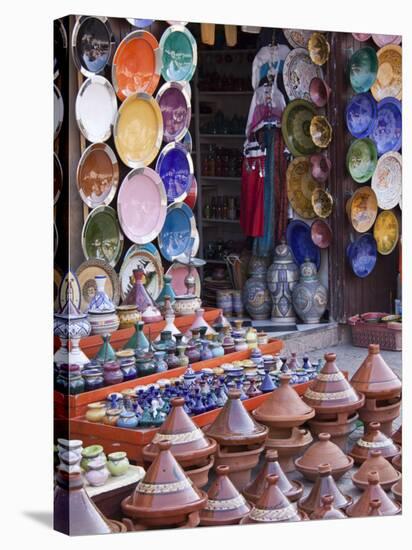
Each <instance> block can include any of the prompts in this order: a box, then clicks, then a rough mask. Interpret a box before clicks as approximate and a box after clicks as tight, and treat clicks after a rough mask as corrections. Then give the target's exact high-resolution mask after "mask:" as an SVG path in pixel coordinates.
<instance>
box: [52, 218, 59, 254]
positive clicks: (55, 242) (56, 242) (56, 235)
mask: <svg viewBox="0 0 412 550" xmlns="http://www.w3.org/2000/svg"><path fill="white" fill-rule="evenodd" d="M58 247H59V232H58V231H57V225H56V222H54V224H53V257H54V258H55V257H56V253H57V249H58Z"/></svg>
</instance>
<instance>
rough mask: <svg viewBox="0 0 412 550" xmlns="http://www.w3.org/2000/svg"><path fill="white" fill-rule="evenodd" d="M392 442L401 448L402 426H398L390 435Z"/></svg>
mask: <svg viewBox="0 0 412 550" xmlns="http://www.w3.org/2000/svg"><path fill="white" fill-rule="evenodd" d="M392 440H393V441H394V442H395V443H396V444H397V445H399V446H400V447H402V425H400V426H399V428H398V429H397V430H396V432H394V433H393V434H392Z"/></svg>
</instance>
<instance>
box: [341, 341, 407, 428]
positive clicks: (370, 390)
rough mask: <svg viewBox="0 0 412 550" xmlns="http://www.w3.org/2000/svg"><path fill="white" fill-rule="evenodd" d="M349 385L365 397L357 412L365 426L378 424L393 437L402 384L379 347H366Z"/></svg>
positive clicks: (399, 406) (376, 345)
mask: <svg viewBox="0 0 412 550" xmlns="http://www.w3.org/2000/svg"><path fill="white" fill-rule="evenodd" d="M351 384H352V386H353V387H354V388H355V389H356V390H357V391H359V392H361V393H363V394H364V395H365V398H366V399H365V404H364V406H363V407H362V408H361V409H360V410H359V416H360V418H361V420H362V421H363V422H364V423H366V424H367V423H369V422H380V423H381V427H382V431H383V432H384V433H385V434H386V435H388V436H391V435H392V422H393V421H394V420H395V419H396V418H398V416H399V415H400V410H401V393H402V382H401V381H400V379H399V378H398V376H396V374H395V373H394V372H393V370H392V369H391V368H390V367H389V365H388V364H387V363H386V361H385V360H384V359H383V357H382V355H381V354H380V347H379V344H369V348H368V355H367V357H366V359H365V360H364V361H363V362H362V364H361V365H360V367H359V368H358V370H357V371H356V372H355V374H354V375H353V376H352V378H351Z"/></svg>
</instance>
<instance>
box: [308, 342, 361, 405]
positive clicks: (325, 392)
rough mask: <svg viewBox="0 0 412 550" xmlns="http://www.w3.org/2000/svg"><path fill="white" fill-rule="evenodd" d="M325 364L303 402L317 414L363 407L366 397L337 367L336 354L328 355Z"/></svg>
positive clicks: (311, 384)
mask: <svg viewBox="0 0 412 550" xmlns="http://www.w3.org/2000/svg"><path fill="white" fill-rule="evenodd" d="M325 361H326V362H325V364H324V366H323V367H322V369H321V370H320V371H319V372H318V374H317V375H316V378H314V379H313V381H312V382H311V383H310V386H309V388H308V389H307V390H306V391H305V393H304V395H303V401H305V403H307V404H308V405H309V406H311V407H313V408H314V409H315V410H316V413H318V414H319V413H320V414H322V413H338V412H339V413H340V412H348V413H350V412H352V411H355V410H356V409H359V408H360V407H362V405H363V404H364V402H365V397H364V396H363V395H361V394H359V393H358V392H357V391H356V390H355V389H354V388H353V387H352V386H351V385H350V383H349V382H348V381H347V380H346V378H345V376H344V375H343V373H342V371H340V370H339V368H338V366H337V365H336V362H335V361H336V354H335V353H326V354H325Z"/></svg>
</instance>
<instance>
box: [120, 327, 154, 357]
mask: <svg viewBox="0 0 412 550" xmlns="http://www.w3.org/2000/svg"><path fill="white" fill-rule="evenodd" d="M143 329H144V322H143V321H138V322H137V323H136V324H135V332H134V333H133V335H132V337H131V338H130V339H129V340H128V341H127V342H126V344H125V345H124V346H123V349H134V350H135V351H136V350H142V351H148V350H149V340H148V339H147V338H146V335H145V333H144V331H143Z"/></svg>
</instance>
